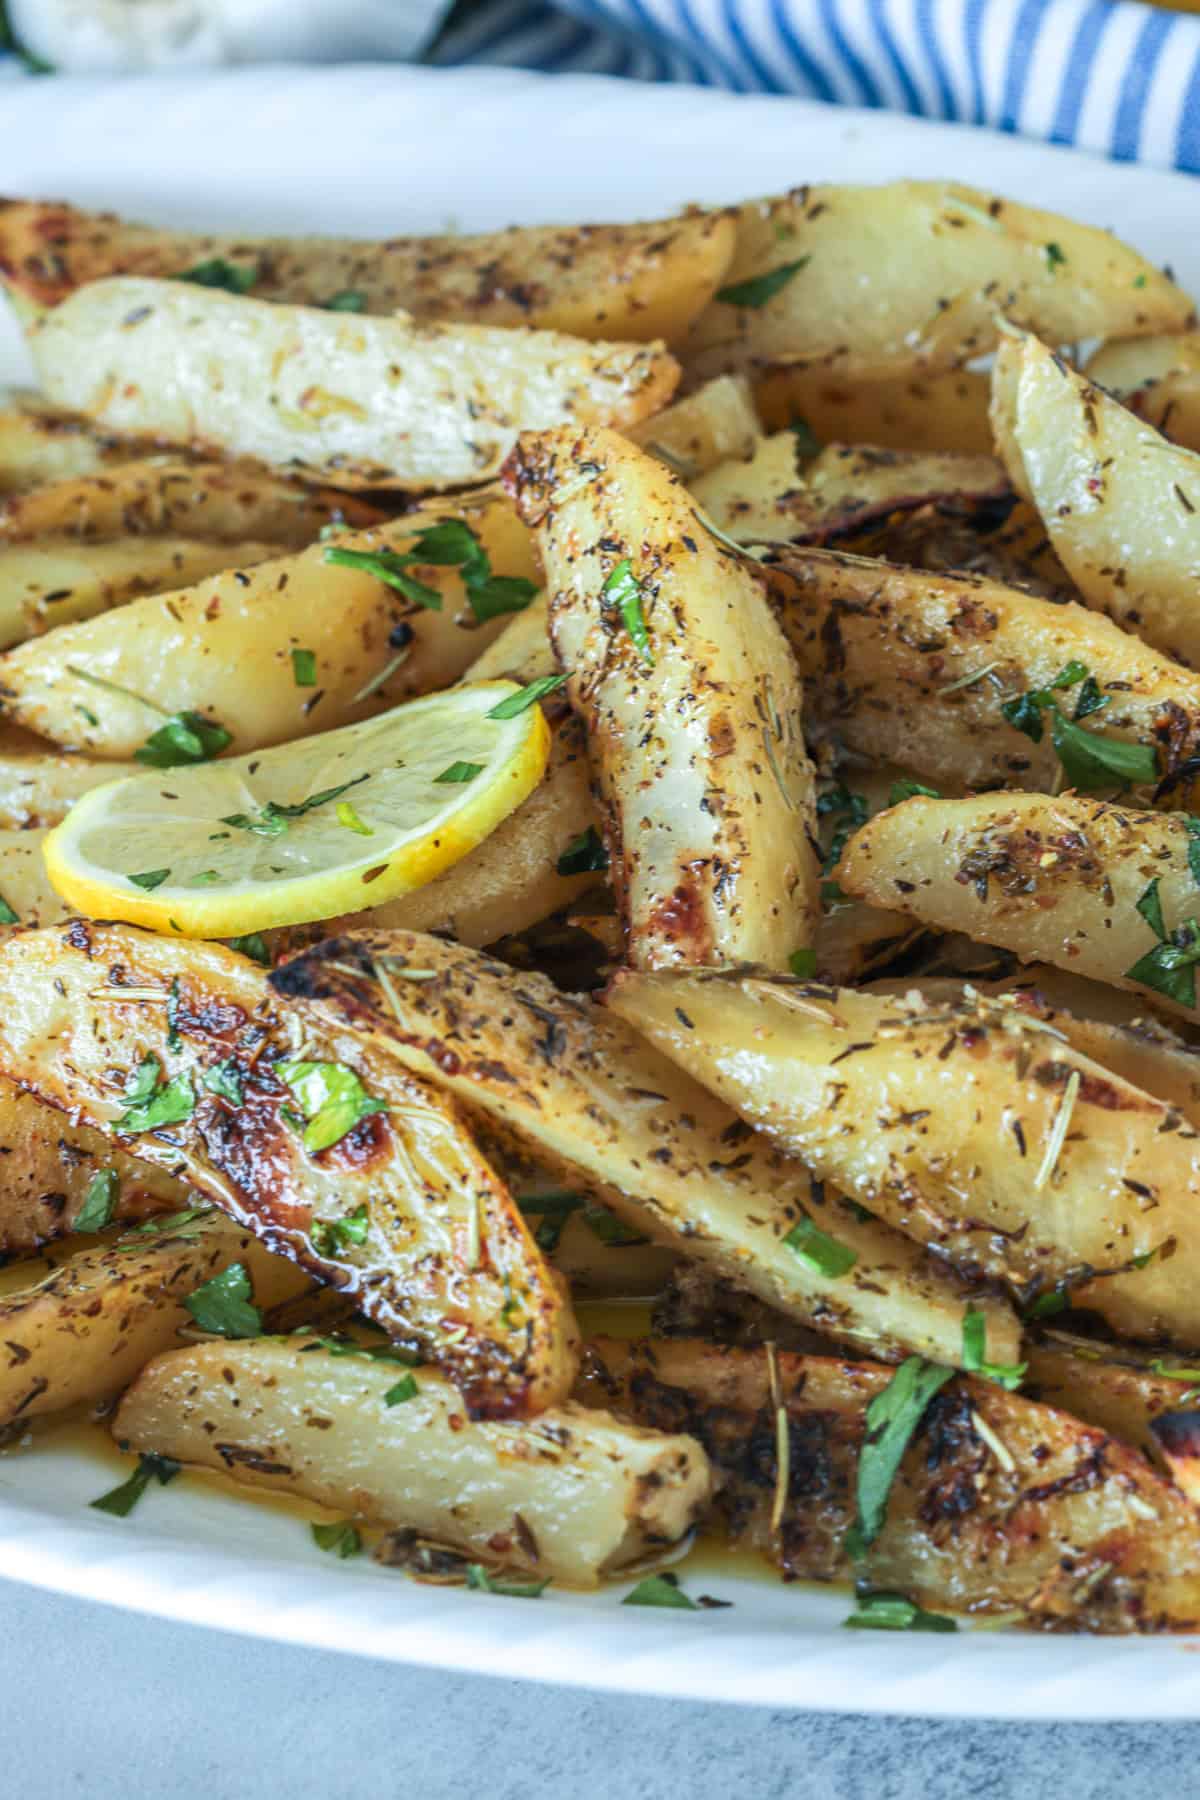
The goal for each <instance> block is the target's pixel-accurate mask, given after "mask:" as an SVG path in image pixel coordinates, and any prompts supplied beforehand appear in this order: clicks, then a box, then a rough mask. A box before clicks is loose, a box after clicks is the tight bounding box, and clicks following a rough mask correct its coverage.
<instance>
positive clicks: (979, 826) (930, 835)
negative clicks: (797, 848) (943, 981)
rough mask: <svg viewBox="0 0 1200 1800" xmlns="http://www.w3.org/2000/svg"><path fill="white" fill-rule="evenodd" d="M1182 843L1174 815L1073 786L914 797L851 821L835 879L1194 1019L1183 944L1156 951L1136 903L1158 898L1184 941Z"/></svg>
mask: <svg viewBox="0 0 1200 1800" xmlns="http://www.w3.org/2000/svg"><path fill="white" fill-rule="evenodd" d="M1192 842H1193V839H1192V831H1191V825H1190V821H1189V819H1188V817H1187V816H1186V815H1184V814H1177V813H1161V812H1135V811H1133V810H1132V809H1130V808H1127V807H1123V806H1112V805H1109V804H1108V803H1106V802H1103V801H1098V800H1088V799H1085V798H1084V797H1083V796H1082V795H1079V794H1062V795H1059V796H1058V797H1057V798H1054V797H1052V796H1050V795H1049V794H980V795H978V796H977V797H975V798H973V799H969V800H926V799H920V798H918V799H913V800H906V801H905V802H904V803H903V805H901V806H898V807H894V808H892V809H890V810H889V811H887V812H883V813H880V814H879V815H878V816H877V817H876V818H874V819H872V820H871V821H870V822H869V823H868V824H867V825H865V826H864V827H863V828H862V830H861V831H859V832H856V833H855V835H854V837H853V838H851V840H850V842H849V843H848V844H847V846H846V850H845V853H844V855H843V857H842V860H841V862H840V863H839V865H838V874H837V879H838V881H839V883H841V885H842V886H844V887H845V889H846V891H847V892H848V893H851V894H856V895H858V896H859V898H861V899H865V900H869V901H870V902H871V903H872V904H873V905H875V906H886V907H892V908H895V909H896V910H897V911H899V912H907V913H908V914H909V915H910V916H911V917H913V918H917V919H920V920H921V921H922V923H924V924H927V925H936V926H938V927H940V928H941V929H942V930H943V931H964V932H965V933H966V934H967V936H969V937H973V938H978V939H980V940H982V941H983V942H984V943H988V944H1000V945H1003V946H1004V948H1006V949H1009V950H1015V951H1016V952H1017V954H1018V955H1019V956H1021V957H1022V958H1023V959H1024V960H1025V961H1026V962H1035V961H1039V962H1048V963H1053V964H1056V965H1057V966H1059V967H1061V968H1065V969H1068V970H1070V971H1071V972H1072V973H1073V974H1076V975H1086V976H1091V977H1092V978H1093V979H1095V980H1097V981H1105V982H1109V983H1111V984H1112V985H1114V986H1116V987H1121V988H1125V989H1127V990H1129V991H1130V992H1133V993H1139V994H1142V995H1144V996H1145V998H1146V999H1147V1001H1148V1002H1149V1003H1150V1004H1151V1005H1152V1006H1153V1007H1155V1008H1158V1009H1160V1010H1164V1011H1167V1012H1171V1013H1174V1014H1177V1015H1178V1016H1180V1017H1182V1018H1187V1019H1193V1020H1194V1019H1195V1018H1196V1017H1197V1007H1196V1005H1195V997H1194V994H1193V993H1192V989H1191V984H1190V965H1189V964H1188V962H1187V960H1186V954H1185V955H1184V956H1183V957H1182V958H1181V959H1173V958H1172V957H1171V956H1170V955H1167V956H1166V958H1165V960H1164V958H1163V957H1162V956H1159V957H1158V958H1157V960H1156V959H1155V957H1154V952H1155V949H1156V946H1160V945H1163V944H1165V943H1166V938H1160V937H1159V935H1158V932H1157V931H1156V929H1155V925H1154V923H1153V921H1152V918H1148V917H1147V916H1146V910H1145V909H1146V907H1147V905H1149V907H1150V910H1151V912H1152V913H1153V908H1154V904H1155V899H1154V897H1156V898H1157V904H1158V906H1159V908H1160V909H1161V920H1162V927H1163V931H1164V932H1165V933H1166V936H1167V937H1170V936H1171V934H1172V933H1176V932H1177V931H1178V930H1179V929H1180V928H1181V927H1182V928H1183V929H1184V932H1185V938H1186V936H1187V934H1188V929H1189V924H1190V921H1191V920H1192V919H1193V918H1194V917H1196V916H1197V915H1198V914H1200V886H1198V884H1197V881H1196V877H1195V875H1194V874H1193V872H1192V868H1191V864H1190V862H1189V851H1190V847H1191V844H1192ZM1151 884H1153V896H1152V898H1151V899H1150V901H1149V902H1147V899H1146V895H1147V890H1148V889H1149V888H1150V887H1151ZM1169 948H1170V946H1168V949H1169ZM1184 951H1185V952H1186V943H1185V945H1184ZM1147 958H1149V959H1150V961H1149V962H1147V960H1146V959H1147ZM1173 960H1179V961H1180V966H1178V967H1174V966H1172V964H1173ZM1160 965H1161V966H1160ZM1135 970H1137V971H1139V972H1138V973H1137V974H1135V972H1134V971H1135Z"/></svg>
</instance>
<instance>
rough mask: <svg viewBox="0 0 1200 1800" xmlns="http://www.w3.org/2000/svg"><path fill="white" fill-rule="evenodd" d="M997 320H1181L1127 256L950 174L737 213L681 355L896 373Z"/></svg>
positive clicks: (808, 193) (1174, 303) (957, 346)
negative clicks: (717, 278) (733, 244)
mask: <svg viewBox="0 0 1200 1800" xmlns="http://www.w3.org/2000/svg"><path fill="white" fill-rule="evenodd" d="M1052 250H1053V253H1052ZM1001 313H1004V314H1006V315H1007V316H1008V318H1010V319H1012V320H1013V321H1014V322H1015V323H1017V324H1021V325H1026V326H1028V327H1029V328H1030V329H1031V330H1034V331H1037V332H1039V333H1040V334H1041V336H1043V337H1044V338H1046V339H1047V340H1048V341H1049V342H1051V343H1055V344H1064V343H1068V342H1072V341H1074V340H1075V339H1077V338H1087V337H1116V336H1137V335H1139V334H1141V333H1146V332H1161V331H1179V330H1182V329H1184V328H1185V327H1186V326H1188V325H1190V324H1191V322H1192V316H1193V314H1192V303H1191V301H1190V300H1189V299H1188V297H1187V295H1186V294H1185V293H1183V291H1182V290H1181V289H1180V288H1177V287H1176V286H1175V284H1174V282H1173V281H1171V279H1170V278H1169V277H1168V276H1166V275H1164V274H1162V273H1161V272H1160V271H1159V270H1158V269H1156V268H1154V267H1153V265H1152V264H1150V263H1148V262H1146V261H1145V259H1144V258H1143V257H1141V256H1139V255H1138V254H1137V252H1136V251H1135V250H1131V249H1130V248H1129V247H1128V246H1127V245H1125V244H1122V243H1120V242H1119V241H1118V240H1117V239H1116V238H1113V237H1111V236H1110V235H1109V233H1108V232H1104V231H1097V230H1095V229H1093V228H1092V227H1091V226H1088V225H1078V224H1076V223H1074V221H1072V220H1070V219H1064V218H1060V217H1059V216H1058V215H1057V214H1055V213H1048V212H1041V211H1038V210H1037V209H1036V208H1034V207H1028V206H1021V205H1018V204H1017V203H1016V202H1014V201H1010V200H1000V199H997V198H994V197H993V196H992V195H991V194H986V193H981V192H980V190H979V189H978V188H969V187H963V186H960V185H959V184H958V183H952V182H940V181H897V182H891V183H888V184H886V185H884V186H880V187H801V188H794V189H793V190H792V192H791V193H789V194H784V195H782V196H780V197H778V198H776V199H772V200H767V201H753V202H750V203H749V204H747V205H745V206H742V207H740V208H739V209H738V213H737V248H736V250H735V251H734V256H733V261H732V262H731V264H730V266H729V271H728V273H727V275H726V277H725V281H724V285H723V286H722V287H721V288H720V289H718V291H717V295H716V297H715V298H714V300H713V301H712V303H711V304H710V305H709V306H707V307H706V308H705V310H704V311H703V312H702V313H701V315H700V317H699V319H698V320H697V321H696V324H695V325H694V326H693V328H692V330H691V332H690V333H689V334H688V337H687V340H686V342H685V344H684V346H683V349H684V353H685V356H686V360H687V363H688V367H689V369H690V370H692V371H694V372H695V373H697V374H702V375H714V374H717V373H719V372H722V371H725V370H730V369H754V368H761V367H762V366H763V365H768V364H772V363H800V364H803V365H804V366H806V367H809V368H812V367H814V366H817V365H820V366H822V367H824V368H825V369H826V370H827V371H828V372H831V373H833V374H836V375H845V376H846V377H848V378H850V379H854V380H858V379H862V378H865V377H871V378H875V379H878V378H880V377H892V376H900V377H905V378H908V379H911V378H912V377H913V376H914V375H917V374H922V375H923V374H925V373H927V372H928V371H932V370H937V369H947V368H952V367H954V366H955V365H957V364H959V363H963V362H968V361H970V360H971V358H973V357H976V356H980V355H982V354H983V353H984V352H986V351H988V350H991V349H992V348H993V347H994V345H995V343H996V341H997V337H998V326H997V319H998V318H999V317H1000V315H1001Z"/></svg>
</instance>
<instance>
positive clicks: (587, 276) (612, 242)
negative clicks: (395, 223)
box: [0, 200, 734, 341]
mask: <svg viewBox="0 0 1200 1800" xmlns="http://www.w3.org/2000/svg"><path fill="white" fill-rule="evenodd" d="M733 244H734V223H733V219H732V217H731V215H729V214H728V213H721V212H699V211H695V212H689V213H684V214H682V215H680V216H679V217H677V218H673V219H659V220H655V221H653V222H652V223H647V224H635V225H534V226H517V227H514V228H512V229H511V230H508V231H489V232H483V233H479V234H477V235H474V236H469V237H459V236H454V237H408V238H403V237H398V238H390V239H383V240H374V239H367V240H363V239H355V238H318V237H309V238H256V237H245V236H236V237H231V236H227V235H225V236H214V235H209V234H202V233H199V232H184V231H172V230H165V229H162V228H159V227H156V226H153V225H138V224H134V223H132V222H131V221H129V220H127V219H120V218H117V217H116V216H115V215H114V214H112V213H94V212H84V211H82V210H80V209H79V208H78V207H74V206H68V205H66V203H65V202H63V201H56V200H7V201H4V202H0V277H2V278H3V280H4V282H5V284H6V285H7V286H8V287H9V289H10V290H11V291H13V292H15V293H17V294H19V295H21V296H23V297H24V298H26V299H28V300H30V301H32V302H33V303H34V304H35V305H37V306H57V305H58V304H59V303H60V302H61V301H63V300H65V299H66V298H67V296H68V295H69V294H72V293H73V292H74V291H75V289H76V288H78V287H81V286H83V285H84V283H86V282H94V281H98V280H101V279H102V278H103V277H104V276H106V275H174V276H177V277H178V276H179V275H181V274H186V273H187V272H188V271H190V270H192V269H194V268H195V267H197V265H200V264H203V263H206V262H212V261H221V262H231V263H233V265H234V266H235V268H237V269H240V270H247V271H252V272H253V274H254V282H253V292H254V294H255V296H256V297H257V298H259V299H262V300H287V301H291V302H293V303H296V304H299V305H303V306H317V307H319V306H328V305H329V303H330V302H331V301H332V300H335V299H338V298H342V299H344V298H345V296H346V295H351V296H353V297H354V299H355V300H356V301H357V307H354V308H352V309H351V310H354V311H362V312H367V313H391V312H398V311H403V312H411V313H413V314H414V315H415V316H416V317H417V318H425V319H434V320H439V321H440V320H443V319H462V320H466V321H468V322H470V323H472V324H475V325H527V326H535V327H538V328H540V329H543V330H552V331H567V332H571V333H573V334H574V335H575V336H576V337H582V338H600V337H604V338H623V339H631V340H634V341H643V340H645V339H649V338H657V337H665V338H669V339H670V338H678V337H681V336H682V335H683V334H684V332H685V331H686V330H687V327H688V326H689V325H690V324H691V322H692V320H693V319H694V318H695V317H696V315H697V313H699V311H700V309H701V307H703V306H704V305H705V304H706V303H707V301H709V300H710V299H711V298H712V294H713V290H714V289H715V288H716V286H717V284H718V282H719V281H720V280H721V277H722V276H723V275H724V273H725V270H726V268H727V267H728V264H729V259H730V257H731V256H732V254H733Z"/></svg>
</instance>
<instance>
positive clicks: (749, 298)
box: [715, 256, 811, 309]
mask: <svg viewBox="0 0 1200 1800" xmlns="http://www.w3.org/2000/svg"><path fill="white" fill-rule="evenodd" d="M810 261H811V258H810V257H807V256H800V257H797V259H796V261H795V262H789V263H780V265H779V267H778V268H777V269H768V270H767V271H766V273H765V274H764V275H752V276H751V277H750V279H749V280H748V281H735V282H734V283H733V285H732V286H731V287H723V288H718V289H717V292H716V296H715V298H716V299H718V300H720V301H721V302H722V304H723V305H725V306H749V307H752V308H755V309H757V308H758V307H760V306H765V305H766V304H767V301H768V300H773V299H774V298H775V296H776V294H779V293H782V291H783V289H784V288H785V287H786V286H787V284H788V282H789V281H792V280H794V279H795V277H796V276H797V275H798V274H799V273H800V271H801V269H805V268H807V267H808V264H809V262H810Z"/></svg>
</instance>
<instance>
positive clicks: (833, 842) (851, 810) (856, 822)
mask: <svg viewBox="0 0 1200 1800" xmlns="http://www.w3.org/2000/svg"><path fill="white" fill-rule="evenodd" d="M870 813H871V808H870V805H869V804H868V801H867V797H866V795H865V794H852V793H851V792H850V789H849V788H848V787H847V786H846V785H845V783H844V782H841V781H839V782H838V783H837V785H836V787H831V788H829V789H827V790H826V792H825V793H823V794H818V796H817V817H818V818H822V819H823V818H825V817H826V816H830V817H831V818H832V821H833V825H834V832H833V836H832V837H831V838H830V840H829V848H828V850H827V851H826V852H825V860H824V862H823V863H822V868H823V870H824V872H825V874H826V875H828V874H830V873H831V872H832V870H834V869H836V867H837V865H838V862H839V861H840V859H841V854H842V851H843V850H844V849H845V848H846V845H847V843H848V841H849V839H850V838H851V837H852V836H853V835H854V833H855V832H856V831H857V830H858V828H859V826H860V825H865V824H866V822H867V820H868V818H869V817H870ZM845 898H846V896H845V894H843V892H842V890H841V888H840V887H839V885H838V883H837V882H836V881H823V882H822V883H821V901H822V904H823V905H825V906H834V905H836V904H837V902H838V901H839V900H844V899H845Z"/></svg>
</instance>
